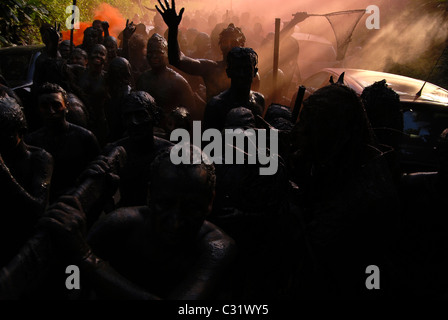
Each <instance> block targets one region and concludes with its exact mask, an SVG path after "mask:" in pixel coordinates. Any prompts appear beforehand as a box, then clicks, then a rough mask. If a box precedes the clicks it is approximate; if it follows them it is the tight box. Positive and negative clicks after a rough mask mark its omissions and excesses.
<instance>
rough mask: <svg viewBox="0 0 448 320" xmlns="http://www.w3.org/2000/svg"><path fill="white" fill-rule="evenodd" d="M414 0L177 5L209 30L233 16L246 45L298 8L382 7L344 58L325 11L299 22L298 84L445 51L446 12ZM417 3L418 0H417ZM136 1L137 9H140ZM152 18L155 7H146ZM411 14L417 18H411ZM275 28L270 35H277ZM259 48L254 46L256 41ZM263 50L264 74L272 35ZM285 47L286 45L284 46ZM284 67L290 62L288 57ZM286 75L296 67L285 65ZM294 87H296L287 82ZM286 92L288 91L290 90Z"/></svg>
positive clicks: (110, 15)
mask: <svg viewBox="0 0 448 320" xmlns="http://www.w3.org/2000/svg"><path fill="white" fill-rule="evenodd" d="M156 3H157V2H156V1H152V0H151V1H149V0H146V1H145V0H143V1H142V4H143V5H144V6H146V7H150V8H154V5H155V4H156ZM412 3H413V2H412V1H411V0H376V1H374V0H348V1H342V0H319V1H316V0H301V1H297V0H283V1H281V2H279V1H278V0H222V1H217V0H200V1H199V0H197V1H195V0H179V1H177V2H176V8H177V10H179V9H180V8H182V7H185V13H184V19H183V21H182V23H181V25H180V27H181V28H185V29H186V28H191V27H194V28H196V29H197V30H199V31H204V32H207V33H209V34H210V30H211V28H210V26H209V25H208V22H207V20H208V18H209V16H210V15H214V17H215V18H216V20H215V21H216V22H224V20H225V22H226V24H227V23H228V22H234V23H235V25H236V26H239V27H241V28H242V30H243V32H245V34H246V35H247V42H246V45H247V46H252V44H253V41H252V39H251V38H250V35H251V33H252V31H253V29H254V24H255V23H256V22H259V23H260V24H261V25H262V30H263V31H262V35H263V37H266V36H269V33H272V32H274V26H275V18H280V19H281V21H282V25H284V24H286V23H287V22H288V21H289V20H291V19H292V15H293V14H294V13H296V12H300V11H305V12H307V13H309V14H326V13H331V12H336V11H344V10H356V9H364V10H365V9H366V8H367V6H369V5H376V6H378V7H379V8H380V29H379V30H368V29H367V27H366V19H367V18H368V16H369V14H367V13H366V14H364V16H362V18H361V19H360V21H359V23H358V25H357V26H356V28H355V30H354V32H353V35H352V41H351V43H350V45H349V47H348V50H347V54H346V57H345V59H344V60H343V61H336V54H335V52H336V39H335V35H334V32H333V29H332V28H331V25H330V23H329V22H328V21H327V19H326V18H325V17H322V16H318V17H309V18H307V19H306V20H305V21H303V22H301V23H299V24H297V25H296V27H295V29H294V32H295V33H294V34H293V37H294V38H295V39H296V40H299V46H300V49H299V50H300V54H299V59H298V60H299V61H298V66H299V72H300V76H294V77H293V78H288V80H289V81H291V80H295V82H294V85H298V84H300V81H301V80H303V79H304V78H306V77H307V76H309V75H311V74H312V73H313V72H315V71H317V70H318V69H319V68H322V67H332V66H341V67H356V68H364V69H371V70H378V71H385V68H386V66H387V65H390V64H391V63H407V62H411V61H413V60H415V59H416V58H418V57H419V56H420V55H421V54H422V53H423V52H425V51H426V50H428V48H429V47H431V48H433V49H434V50H435V51H440V53H441V52H442V50H443V48H444V47H445V40H446V38H447V34H448V33H447V30H448V25H447V22H446V19H445V17H444V16H443V14H442V13H438V14H435V13H433V14H427V15H422V14H416V13H415V12H412V10H415V6H414V7H411V6H410V5H411V4H412ZM414 3H415V2H414ZM138 9H139V8H138V7H137V5H136V11H135V12H141V8H140V10H138ZM146 13H149V16H150V18H151V23H152V21H153V20H152V19H153V17H154V14H155V13H154V12H152V11H147V12H146ZM411 17H412V18H411ZM95 18H96V19H101V20H107V21H109V24H110V26H111V28H110V33H111V35H113V36H115V37H116V36H117V35H118V33H119V32H120V31H121V30H122V29H123V28H124V26H125V23H126V19H127V18H130V19H131V18H132V17H124V16H123V15H122V14H121V13H120V11H119V10H118V9H116V8H114V7H112V6H110V5H108V4H105V3H103V4H101V5H100V6H99V7H98V8H96V9H95ZM90 25H91V22H86V23H82V25H81V29H80V30H77V32H75V43H76V44H80V43H81V40H82V32H83V31H84V29H85V28H86V27H87V26H90ZM272 36H273V34H271V35H270V37H272ZM64 39H69V32H68V31H66V32H65V33H64ZM254 48H255V47H254ZM255 49H256V50H257V52H258V54H259V69H260V72H261V77H262V78H263V75H264V74H268V73H269V72H271V73H272V64H273V58H272V57H273V41H271V42H270V43H269V44H268V45H265V46H264V47H263V49H261V47H257V48H255ZM282 49H283V50H282ZM280 57H281V58H280V59H282V60H287V61H288V60H291V59H293V60H296V59H297V57H296V56H295V55H294V52H292V50H289V49H288V47H287V49H285V48H284V47H281V50H280ZM283 67H284V68H287V69H289V68H295V67H291V65H288V64H287V63H286V64H285V63H284V64H283ZM283 72H285V76H286V77H287V75H286V74H287V73H288V72H291V70H283ZM288 89H293V90H295V88H294V87H293V88H288ZM285 94H289V93H287V92H285Z"/></svg>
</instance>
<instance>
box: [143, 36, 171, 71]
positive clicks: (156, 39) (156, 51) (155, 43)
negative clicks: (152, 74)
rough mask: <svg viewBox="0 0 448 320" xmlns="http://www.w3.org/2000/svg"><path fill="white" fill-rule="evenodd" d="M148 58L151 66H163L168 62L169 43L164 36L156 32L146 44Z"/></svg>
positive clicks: (156, 67)
mask: <svg viewBox="0 0 448 320" xmlns="http://www.w3.org/2000/svg"><path fill="white" fill-rule="evenodd" d="M146 58H147V59H148V63H149V65H150V66H151V68H153V69H154V68H155V69H158V68H162V67H165V66H166V65H167V64H168V43H167V41H166V40H165V38H164V37H162V36H161V35H160V34H158V33H154V34H153V35H152V36H151V38H149V40H148V44H147V46H146Z"/></svg>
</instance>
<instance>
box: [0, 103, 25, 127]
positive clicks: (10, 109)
mask: <svg viewBox="0 0 448 320" xmlns="http://www.w3.org/2000/svg"><path fill="white" fill-rule="evenodd" d="M0 128H9V129H12V130H17V132H19V133H21V134H23V133H24V132H25V131H26V129H27V123H26V119H25V114H24V113H23V110H22V108H21V107H20V105H19V104H18V103H17V100H16V99H14V98H13V97H10V96H9V95H5V96H4V97H2V98H0Z"/></svg>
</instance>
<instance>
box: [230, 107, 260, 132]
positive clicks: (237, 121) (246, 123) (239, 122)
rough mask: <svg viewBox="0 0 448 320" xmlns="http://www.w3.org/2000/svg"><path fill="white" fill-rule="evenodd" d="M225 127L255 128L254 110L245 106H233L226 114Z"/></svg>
mask: <svg viewBox="0 0 448 320" xmlns="http://www.w3.org/2000/svg"><path fill="white" fill-rule="evenodd" d="M224 128H225V129H242V130H247V129H254V128H255V118H254V115H253V113H252V111H250V110H249V109H247V108H244V107H239V108H233V109H232V110H230V111H229V112H228V113H227V115H226V121H225V124H224Z"/></svg>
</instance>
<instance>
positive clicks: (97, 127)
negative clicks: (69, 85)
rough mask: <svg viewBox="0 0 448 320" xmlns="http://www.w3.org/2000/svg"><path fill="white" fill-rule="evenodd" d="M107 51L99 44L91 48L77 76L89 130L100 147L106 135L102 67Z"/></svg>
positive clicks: (104, 85)
mask: <svg viewBox="0 0 448 320" xmlns="http://www.w3.org/2000/svg"><path fill="white" fill-rule="evenodd" d="M106 59H107V50H106V48H105V47H104V46H103V45H101V44H96V45H94V46H93V48H92V51H91V53H90V55H89V64H88V65H87V68H86V69H85V70H84V71H83V72H81V73H80V74H79V75H78V78H77V80H76V82H77V86H78V87H79V88H80V90H81V96H80V98H81V99H82V100H83V101H84V103H85V105H86V107H87V110H88V112H89V130H90V131H92V133H93V134H94V135H95V136H96V138H97V139H98V142H99V143H100V145H101V146H103V145H104V144H105V141H106V137H107V134H108V128H107V120H106V115H105V111H104V104H105V101H106V97H107V86H106V80H105V71H104V70H103V69H104V65H105V63H106Z"/></svg>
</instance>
